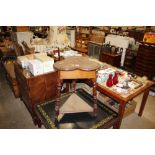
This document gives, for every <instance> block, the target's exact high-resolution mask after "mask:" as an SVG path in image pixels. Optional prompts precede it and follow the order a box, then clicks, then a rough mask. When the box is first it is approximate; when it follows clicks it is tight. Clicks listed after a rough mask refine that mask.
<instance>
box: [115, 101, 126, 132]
mask: <svg viewBox="0 0 155 155" xmlns="http://www.w3.org/2000/svg"><path fill="white" fill-rule="evenodd" d="M125 106H126V103H124V102H122V103H120V106H119V111H118V117H119V120H118V122H117V123H116V124H115V125H114V126H113V128H114V129H119V128H120V126H121V123H122V119H123V115H124V111H125Z"/></svg>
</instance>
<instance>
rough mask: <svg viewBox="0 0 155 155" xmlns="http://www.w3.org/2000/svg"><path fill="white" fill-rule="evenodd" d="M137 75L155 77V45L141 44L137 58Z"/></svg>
mask: <svg viewBox="0 0 155 155" xmlns="http://www.w3.org/2000/svg"><path fill="white" fill-rule="evenodd" d="M135 71H136V74H138V75H140V76H147V77H148V78H149V79H152V78H153V77H155V44H149V43H141V44H140V46H139V49H138V52H137V58H136V67H135Z"/></svg>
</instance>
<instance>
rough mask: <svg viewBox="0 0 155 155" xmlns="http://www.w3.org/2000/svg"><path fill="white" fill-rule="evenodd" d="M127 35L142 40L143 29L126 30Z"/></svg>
mask: <svg viewBox="0 0 155 155" xmlns="http://www.w3.org/2000/svg"><path fill="white" fill-rule="evenodd" d="M128 32H129V37H131V38H134V39H135V40H136V41H143V37H144V33H145V32H144V31H136V30H128Z"/></svg>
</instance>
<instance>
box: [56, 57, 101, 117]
mask: <svg viewBox="0 0 155 155" xmlns="http://www.w3.org/2000/svg"><path fill="white" fill-rule="evenodd" d="M99 67H100V65H99V64H98V63H96V62H94V61H91V60H90V59H89V58H88V57H79V56H74V57H69V58H67V59H65V60H62V61H58V62H56V63H55V64H54V68H55V69H57V70H58V81H57V102H56V106H55V112H56V118H57V117H58V115H59V107H60V96H61V93H60V89H61V84H62V82H63V80H66V79H72V80H76V79H91V80H92V81H93V100H94V105H93V109H94V113H95V114H96V110H97V97H96V70H97V69H98V68H99ZM74 86H75V82H74ZM73 92H75V87H74V90H73Z"/></svg>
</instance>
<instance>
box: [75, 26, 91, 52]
mask: <svg viewBox="0 0 155 155" xmlns="http://www.w3.org/2000/svg"><path fill="white" fill-rule="evenodd" d="M91 33H92V28H91V26H78V27H76V43H75V48H76V49H77V50H78V51H81V52H84V53H87V52H88V41H89V40H90V37H91Z"/></svg>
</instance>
